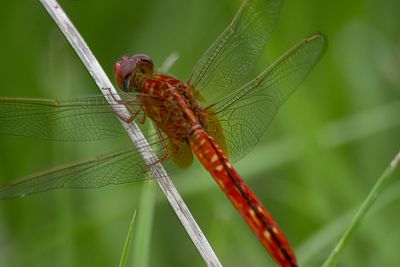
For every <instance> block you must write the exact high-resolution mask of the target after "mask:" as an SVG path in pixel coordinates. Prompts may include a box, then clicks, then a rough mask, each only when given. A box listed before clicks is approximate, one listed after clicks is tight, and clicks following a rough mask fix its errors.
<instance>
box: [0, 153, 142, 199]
mask: <svg viewBox="0 0 400 267" xmlns="http://www.w3.org/2000/svg"><path fill="white" fill-rule="evenodd" d="M146 170H147V169H146V165H145V163H144V161H143V160H142V158H141V157H140V155H139V153H138V152H137V151H136V150H135V149H125V150H122V151H118V152H115V153H110V154H107V155H104V156H100V157H96V158H94V159H91V160H88V161H83V162H78V163H74V164H70V165H67V166H63V167H59V168H55V169H52V170H49V171H46V172H44V173H40V174H36V175H33V176H31V177H28V178H26V179H24V180H21V181H18V182H15V183H12V184H9V185H6V186H4V187H1V188H0V199H5V198H11V197H23V196H26V195H30V194H34V193H39V192H43V191H48V190H53V189H58V188H98V187H102V186H105V185H109V184H123V183H130V182H134V181H138V180H143V179H146V178H149V177H150V176H149V175H148V174H147V171H146Z"/></svg>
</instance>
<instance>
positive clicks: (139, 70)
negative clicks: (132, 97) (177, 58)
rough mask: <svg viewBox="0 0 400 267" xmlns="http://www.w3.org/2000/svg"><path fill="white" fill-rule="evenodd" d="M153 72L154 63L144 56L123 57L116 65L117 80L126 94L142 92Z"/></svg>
mask: <svg viewBox="0 0 400 267" xmlns="http://www.w3.org/2000/svg"><path fill="white" fill-rule="evenodd" d="M153 72H154V65H153V61H152V60H151V58H150V57H149V56H146V55H143V54H138V55H134V56H132V57H128V56H123V57H122V58H121V59H120V60H119V61H117V63H115V65H114V74H115V80H116V81H117V84H118V87H119V88H120V89H121V90H122V91H124V92H133V91H135V92H140V90H141V87H142V84H143V82H144V81H145V80H146V79H147V78H149V77H151V76H152V75H153Z"/></svg>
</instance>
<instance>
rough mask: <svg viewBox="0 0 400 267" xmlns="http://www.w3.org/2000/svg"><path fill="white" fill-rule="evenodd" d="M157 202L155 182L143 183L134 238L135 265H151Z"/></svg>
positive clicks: (141, 266)
mask: <svg viewBox="0 0 400 267" xmlns="http://www.w3.org/2000/svg"><path fill="white" fill-rule="evenodd" d="M155 204H156V187H155V183H153V182H151V181H150V182H146V183H145V184H144V185H143V191H142V195H141V197H140V204H139V213H140V216H139V219H138V222H137V235H136V236H135V240H134V250H133V265H132V266H135V267H136V266H138V267H139V266H140V267H146V266H149V258H150V240H151V232H152V227H153V216H154V209H155Z"/></svg>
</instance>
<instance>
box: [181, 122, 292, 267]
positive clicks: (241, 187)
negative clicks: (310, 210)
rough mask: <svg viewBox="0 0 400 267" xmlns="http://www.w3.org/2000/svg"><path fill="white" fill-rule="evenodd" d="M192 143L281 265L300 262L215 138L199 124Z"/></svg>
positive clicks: (198, 156) (204, 164) (195, 152)
mask: <svg viewBox="0 0 400 267" xmlns="http://www.w3.org/2000/svg"><path fill="white" fill-rule="evenodd" d="M189 144H190V147H191V149H192V150H193V152H194V154H196V156H197V158H198V159H199V161H200V162H201V164H202V165H203V166H204V167H205V168H206V169H207V171H208V172H210V174H211V175H212V177H213V178H214V179H215V181H216V182H217V183H218V185H219V186H220V188H221V189H222V190H223V191H224V193H225V194H226V195H227V197H228V198H229V200H230V201H231V202H232V204H233V205H234V206H235V208H236V209H237V211H238V212H239V213H240V214H241V215H242V217H243V218H244V219H245V221H246V222H247V224H248V225H249V226H250V228H251V229H252V230H253V232H254V233H255V234H256V236H257V237H258V239H259V240H260V241H261V243H262V244H263V245H264V247H265V248H266V249H267V250H268V251H269V252H270V253H271V255H272V256H273V257H274V259H275V261H276V262H278V263H279V265H280V266H291V267H294V266H297V261H296V256H295V254H294V253H293V251H292V249H291V247H290V245H289V242H288V241H287V239H286V237H285V236H284V234H283V232H282V231H281V230H280V229H279V227H278V225H277V223H276V222H275V220H274V219H273V218H272V216H271V215H270V214H269V212H268V211H267V209H266V208H265V207H264V206H263V205H262V204H261V202H260V201H259V200H258V198H257V197H256V195H255V194H254V193H253V192H252V191H251V189H250V188H249V187H248V186H247V185H246V184H245V183H244V181H243V179H242V178H241V177H240V175H239V174H238V173H237V172H236V170H235V169H234V168H233V167H232V165H231V164H230V163H229V162H228V159H227V157H226V156H225V155H224V153H223V152H222V150H221V149H220V148H219V146H218V144H217V143H216V141H215V140H214V139H213V138H212V137H211V136H210V135H209V134H208V133H207V132H205V131H204V130H203V129H201V128H200V129H197V130H195V131H194V132H193V133H192V135H191V136H190V138H189Z"/></svg>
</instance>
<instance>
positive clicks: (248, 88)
mask: <svg viewBox="0 0 400 267" xmlns="http://www.w3.org/2000/svg"><path fill="white" fill-rule="evenodd" d="M281 6H282V1H280V0H246V1H244V2H243V3H242V5H241V7H240V9H239V11H238V12H237V14H236V15H235V17H234V19H233V21H232V22H231V24H230V25H229V26H228V27H227V29H226V30H225V31H224V32H223V33H222V34H221V35H220V36H219V38H217V40H216V41H215V42H214V43H213V44H212V45H211V46H210V48H209V49H208V50H207V51H206V52H205V53H204V55H203V56H202V57H201V58H200V60H199V61H198V63H197V64H196V65H195V67H194V69H193V71H192V73H191V75H190V77H189V79H188V80H187V81H186V82H184V81H183V80H179V79H177V78H175V77H173V76H171V75H168V74H162V73H157V71H156V70H155V67H154V64H153V61H152V59H151V58H150V57H149V56H147V55H144V54H137V55H134V56H131V57H128V56H123V57H122V58H121V59H120V60H119V61H117V63H116V64H115V66H114V73H115V79H116V82H117V84H118V87H119V88H120V89H121V92H120V95H121V97H122V100H118V101H119V104H123V105H124V106H125V107H127V108H128V109H129V110H130V111H131V113H132V116H131V117H129V118H125V119H124V120H125V121H127V122H132V121H137V122H140V123H144V122H145V121H146V120H148V119H149V120H150V121H151V122H152V125H153V126H154V129H155V130H154V132H155V133H154V134H151V135H149V136H148V138H149V142H150V143H151V144H152V147H154V148H155V149H156V151H158V154H159V156H160V162H161V163H164V164H170V163H172V164H173V165H175V166H177V167H180V168H185V167H188V166H190V165H191V163H192V162H193V160H194V156H195V157H197V159H198V160H199V162H200V163H201V164H202V165H203V167H204V168H205V169H206V170H207V171H208V172H209V173H210V174H211V176H212V177H213V178H214V180H215V181H216V183H217V184H218V185H219V187H220V188H221V189H222V191H223V192H224V193H225V194H226V196H227V198H228V199H229V200H230V202H231V203H232V204H233V206H234V207H235V208H236V209H237V211H238V212H239V214H240V215H241V216H242V217H243V218H244V220H245V221H246V222H247V224H248V225H249V227H250V228H251V230H252V231H253V232H254V234H255V235H256V237H257V238H258V239H259V241H260V242H261V244H262V245H263V246H264V247H265V249H266V250H267V251H268V252H269V253H270V255H271V256H272V258H273V259H274V260H275V261H276V263H277V264H278V265H279V266H298V264H297V260H296V256H295V253H294V252H293V250H292V248H291V246H290V244H289V242H288V240H287V238H286V237H285V235H284V234H283V232H282V230H281V229H280V228H279V227H278V224H277V223H276V221H275V220H274V218H273V217H272V215H271V214H270V213H269V212H268V211H267V209H266V208H265V207H264V206H263V204H262V203H261V201H260V200H259V199H258V198H257V196H256V195H255V194H254V193H253V191H252V190H251V189H250V188H249V187H248V186H247V185H246V183H245V182H244V180H243V179H242V177H241V176H240V175H239V174H238V172H237V171H236V170H235V169H234V167H233V166H232V165H231V163H232V162H235V161H237V160H239V159H241V158H242V157H244V156H245V155H246V154H247V153H248V152H249V151H250V150H251V149H252V148H253V147H254V146H255V145H256V144H257V142H258V140H259V139H260V137H261V136H262V134H263V133H264V132H265V131H266V130H267V128H268V126H269V124H270V122H271V120H272V119H273V117H274V116H275V114H276V113H277V110H278V109H279V107H280V106H281V105H282V104H283V103H284V102H285V101H286V100H287V99H288V97H289V96H290V95H291V94H292V93H293V92H294V91H295V89H296V88H297V87H298V86H299V84H300V83H301V82H302V81H303V80H304V79H305V77H306V76H307V75H308V73H309V72H310V71H311V70H312V68H313V67H314V66H315V64H316V63H317V62H318V60H319V59H320V58H321V56H322V55H323V52H324V50H325V47H326V39H325V37H324V35H323V34H320V33H317V34H312V35H310V36H309V37H307V38H305V39H303V40H301V41H300V42H298V43H297V44H296V45H294V46H293V47H292V48H291V49H289V50H288V51H287V52H286V53H284V54H283V55H282V56H281V57H280V58H278V59H277V60H276V61H275V62H274V63H273V64H272V65H270V66H269V67H268V68H266V69H265V70H264V71H263V72H262V73H261V74H260V75H258V76H257V77H256V78H254V79H252V80H250V81H248V82H246V81H245V79H246V78H247V75H248V74H250V72H251V71H252V69H253V67H254V65H255V63H256V61H257V59H258V58H259V57H260V56H261V54H262V52H263V49H264V46H265V45H266V43H267V41H268V40H269V37H270V35H271V32H272V29H273V28H274V26H275V24H276V21H277V18H278V16H279V12H280V9H281ZM114 108H115V107H114ZM0 126H1V127H0V133H1V134H7V135H17V136H28V137H33V138H40V139H46V140H52V141H90V140H100V139H106V138H111V137H116V136H119V135H122V134H123V133H124V130H123V128H122V127H121V125H120V123H119V121H118V119H117V117H116V116H115V112H113V111H112V109H111V107H110V106H109V104H108V103H107V102H106V101H105V100H104V99H103V97H102V96H96V95H94V96H89V97H81V98H76V99H71V100H51V99H30V98H13V97H1V98H0ZM149 177H150V176H149V172H148V167H146V165H145V163H144V162H143V160H142V158H141V156H140V155H139V153H138V152H137V150H135V149H134V148H126V149H122V150H118V151H116V152H112V153H108V154H105V155H102V156H98V157H96V158H94V159H90V160H87V161H82V162H77V163H72V164H69V165H66V166H61V167H58V168H54V169H52V170H49V171H45V172H42V173H39V174H35V175H32V176H30V177H27V178H25V179H22V180H19V181H17V182H13V183H11V184H8V185H5V186H3V187H1V188H0V199H5V198H11V197H21V196H26V195H29V194H33V193H38V192H43V191H48V190H53V189H58V188H98V187H102V186H105V185H110V184H123V183H129V182H135V181H139V180H144V179H149Z"/></svg>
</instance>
